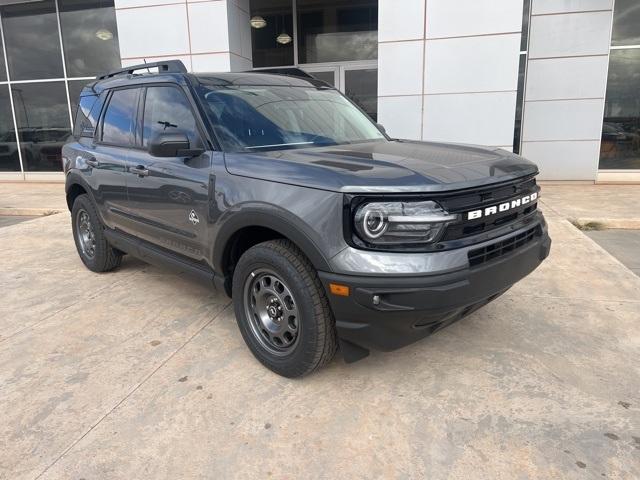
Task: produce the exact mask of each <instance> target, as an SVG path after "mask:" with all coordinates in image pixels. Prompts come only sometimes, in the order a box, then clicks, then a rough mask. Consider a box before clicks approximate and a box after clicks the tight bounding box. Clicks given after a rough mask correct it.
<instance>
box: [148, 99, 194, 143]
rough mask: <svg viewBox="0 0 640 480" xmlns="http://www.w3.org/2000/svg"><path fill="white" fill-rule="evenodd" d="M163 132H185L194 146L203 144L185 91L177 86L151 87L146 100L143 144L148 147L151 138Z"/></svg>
mask: <svg viewBox="0 0 640 480" xmlns="http://www.w3.org/2000/svg"><path fill="white" fill-rule="evenodd" d="M163 132H167V133H176V132H180V133H185V134H186V135H187V136H188V137H189V141H190V142H191V146H192V147H194V146H199V145H201V144H202V142H201V141H200V135H199V134H198V129H197V127H196V119H195V117H194V116H193V112H192V110H191V105H190V104H189V102H188V101H187V98H186V97H185V95H184V93H183V92H182V91H181V90H179V89H178V88H176V87H149V88H147V96H146V99H145V102H144V122H143V128H142V146H143V147H145V148H146V147H147V146H148V145H149V140H151V139H152V138H153V137H154V136H156V135H158V134H160V133H163Z"/></svg>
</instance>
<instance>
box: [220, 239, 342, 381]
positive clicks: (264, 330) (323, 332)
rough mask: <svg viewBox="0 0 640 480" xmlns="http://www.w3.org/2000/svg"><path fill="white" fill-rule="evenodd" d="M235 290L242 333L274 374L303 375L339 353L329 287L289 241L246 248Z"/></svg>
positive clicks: (237, 267) (238, 269)
mask: <svg viewBox="0 0 640 480" xmlns="http://www.w3.org/2000/svg"><path fill="white" fill-rule="evenodd" d="M232 290H233V291H232V297H233V304H234V309H235V314H236V320H237V322H238V327H239V328H240V332H241V333H242V337H243V338H244V341H245V343H246V344H247V346H248V347H249V349H250V350H251V352H252V353H253V355H254V356H255V357H256V358H257V359H258V360H259V361H260V362H261V363H262V364H263V365H264V366H266V367H267V368H269V369H270V370H272V371H273V372H275V373H277V374H279V375H282V376H284V377H288V378H294V377H301V376H303V375H307V374H309V373H311V372H313V371H315V370H317V369H318V368H320V367H322V366H323V365H325V364H327V363H328V362H329V361H330V360H331V359H332V358H333V356H334V355H335V353H336V349H337V338H336V327H335V321H334V319H333V313H332V311H331V307H330V306H329V301H328V300H327V296H326V293H325V291H324V287H323V286H322V284H321V283H320V279H319V278H318V274H317V272H316V271H315V269H314V268H313V266H312V265H311V263H310V262H309V260H308V259H307V258H306V256H305V255H304V254H303V253H302V252H301V251H300V249H298V248H297V247H296V246H295V245H294V244H293V243H291V242H290V241H288V240H271V241H268V242H264V243H260V244H258V245H255V246H254V247H251V248H250V249H249V250H247V251H246V252H245V253H244V254H243V255H242V256H241V257H240V260H239V262H238V264H237V265H236V268H235V271H234V273H233V286H232ZM274 298H275V300H272V299H274ZM278 312H280V314H278ZM272 314H273V315H272ZM278 315H279V316H278ZM285 322H286V323H285ZM278 339H280V340H279V343H278Z"/></svg>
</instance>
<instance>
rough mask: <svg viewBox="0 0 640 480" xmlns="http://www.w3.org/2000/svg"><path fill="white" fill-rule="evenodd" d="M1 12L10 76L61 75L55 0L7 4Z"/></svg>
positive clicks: (54, 76) (47, 76)
mask: <svg viewBox="0 0 640 480" xmlns="http://www.w3.org/2000/svg"><path fill="white" fill-rule="evenodd" d="M0 12H2V25H3V28H4V40H5V42H6V49H7V59H8V61H9V75H11V80H33V79H39V78H62V76H63V71H62V55H61V53H60V38H59V37H58V20H57V19H56V8H55V4H54V2H53V1H51V0H49V1H45V2H31V3H21V4H17V5H8V6H5V7H2V8H1V9H0Z"/></svg>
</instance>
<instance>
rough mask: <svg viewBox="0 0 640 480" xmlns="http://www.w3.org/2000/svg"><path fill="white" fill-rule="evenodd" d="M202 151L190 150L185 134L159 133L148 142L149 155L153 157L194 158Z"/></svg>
mask: <svg viewBox="0 0 640 480" xmlns="http://www.w3.org/2000/svg"><path fill="white" fill-rule="evenodd" d="M203 151H204V150H202V149H192V148H191V144H190V143H189V137H187V134H186V133H181V132H176V133H159V134H157V135H155V136H154V137H153V138H152V139H151V140H150V141H149V153H150V154H151V155H153V156H154V157H195V156H196V155H200V154H201V153H202V152H203Z"/></svg>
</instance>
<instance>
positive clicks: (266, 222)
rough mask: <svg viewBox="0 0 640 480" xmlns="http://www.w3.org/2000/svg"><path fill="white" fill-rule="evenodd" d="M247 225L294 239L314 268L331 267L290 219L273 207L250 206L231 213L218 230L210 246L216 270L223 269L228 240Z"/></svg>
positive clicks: (316, 247) (314, 245)
mask: <svg viewBox="0 0 640 480" xmlns="http://www.w3.org/2000/svg"><path fill="white" fill-rule="evenodd" d="M247 227H263V228H268V229H270V230H273V231H275V232H277V233H278V234H280V235H282V236H283V237H286V238H288V239H289V240H291V241H292V242H293V243H295V244H296V245H297V246H298V248H300V250H302V253H304V254H305V255H306V256H307V258H308V259H309V261H310V262H311V264H312V265H313V267H314V268H315V269H316V270H319V271H325V272H326V271H331V268H330V267H329V262H328V261H327V258H326V257H325V255H324V254H323V253H322V251H321V250H320V248H319V247H318V246H317V245H316V244H315V243H314V242H313V240H312V239H311V238H309V236H308V235H307V234H305V233H304V232H303V231H302V230H301V229H300V228H298V227H296V226H295V225H294V224H293V222H292V221H291V220H288V219H287V218H285V217H284V216H283V215H280V214H278V213H277V211H274V209H273V208H265V209H259V208H257V209H256V208H252V209H251V211H242V212H237V213H235V214H233V216H231V217H230V218H229V219H228V220H227V221H225V222H224V223H223V224H222V226H221V228H220V230H219V231H218V234H217V235H216V239H215V242H214V246H213V267H214V269H215V271H216V272H220V273H222V272H224V256H225V254H226V252H227V247H228V243H229V240H230V239H231V238H232V237H233V235H235V234H236V233H237V232H239V231H240V230H242V229H243V228H247Z"/></svg>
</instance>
